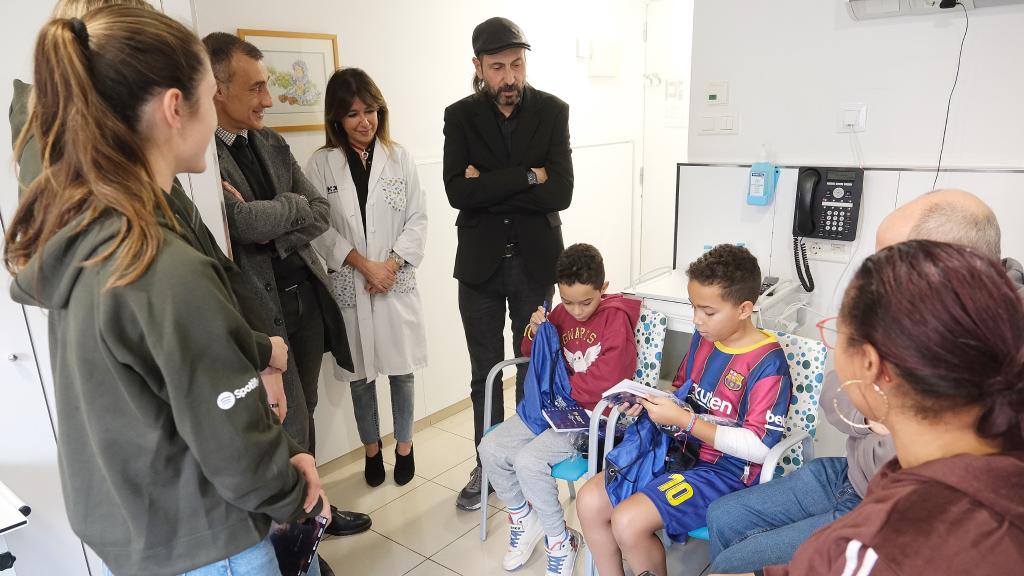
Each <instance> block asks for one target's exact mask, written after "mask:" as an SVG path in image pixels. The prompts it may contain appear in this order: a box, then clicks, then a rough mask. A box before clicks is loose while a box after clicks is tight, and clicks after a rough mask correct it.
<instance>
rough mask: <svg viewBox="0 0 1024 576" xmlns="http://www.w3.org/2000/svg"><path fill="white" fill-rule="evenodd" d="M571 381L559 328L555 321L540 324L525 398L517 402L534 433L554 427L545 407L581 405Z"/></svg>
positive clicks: (520, 412) (525, 383)
mask: <svg viewBox="0 0 1024 576" xmlns="http://www.w3.org/2000/svg"><path fill="white" fill-rule="evenodd" d="M571 391H572V388H571V386H570V385H569V372H568V370H566V368H565V359H564V358H563V356H562V344H561V342H559V339H558V329H557V328H555V327H554V325H552V324H551V322H544V323H542V324H541V325H540V326H538V327H537V333H536V334H535V335H534V336H533V350H532V351H531V353H530V367H529V368H528V369H527V372H526V381H525V382H523V399H522V400H521V401H520V402H519V404H518V405H517V406H516V414H518V415H519V419H520V420H522V421H523V423H524V424H526V427H527V428H529V429H530V431H531V432H533V433H534V434H540V433H541V432H543V431H545V430H547V429H548V428H550V425H549V424H548V421H547V420H545V419H544V414H543V413H542V412H541V410H543V409H545V408H579V404H577V403H576V401H575V400H573V398H572V395H571Z"/></svg>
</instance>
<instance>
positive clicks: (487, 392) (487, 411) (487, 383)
mask: <svg viewBox="0 0 1024 576" xmlns="http://www.w3.org/2000/svg"><path fill="white" fill-rule="evenodd" d="M529 361H530V358H529V357H528V356H520V357H519V358H513V359H511V360H502V361H501V362H498V363H497V364H495V365H494V367H493V368H491V370H490V372H488V373H487V380H484V427H483V429H484V430H487V429H488V428H490V427H491V406H493V405H494V398H493V395H492V394H491V389H492V388H493V386H491V383H492V382H494V377H495V376H497V375H498V373H499V372H501V371H502V369H504V368H506V367H508V366H515V365H517V364H526V363H527V362H529Z"/></svg>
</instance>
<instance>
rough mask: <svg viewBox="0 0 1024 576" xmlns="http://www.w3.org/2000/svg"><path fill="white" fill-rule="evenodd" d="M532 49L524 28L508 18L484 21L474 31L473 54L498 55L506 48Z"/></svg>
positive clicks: (497, 17)
mask: <svg viewBox="0 0 1024 576" xmlns="http://www.w3.org/2000/svg"><path fill="white" fill-rule="evenodd" d="M513 47H518V48H526V49H527V50H529V49H530V43H529V42H527V41H526V35H525V34H523V30H522V28H520V27H519V26H516V24H515V22H513V21H511V20H509V19H508V18H501V17H499V16H495V17H494V18H489V19H487V20H484V21H483V22H481V23H480V24H478V25H477V27H476V28H474V29H473V53H474V54H476V55H477V56H479V55H481V54H497V53H498V52H501V51H502V50H505V49H506V48H513Z"/></svg>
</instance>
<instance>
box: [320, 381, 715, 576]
mask: <svg viewBox="0 0 1024 576" xmlns="http://www.w3.org/2000/svg"><path fill="white" fill-rule="evenodd" d="M508 392H511V391H510V390H507V391H506V393H508ZM505 412H506V414H508V415H510V414H512V413H513V412H514V405H513V403H512V400H511V398H506V401H505ZM415 443H416V444H415V445H416V477H415V478H413V480H412V481H411V482H409V483H408V484H406V485H405V486H397V485H395V483H394V480H393V477H392V465H393V464H394V444H391V445H385V446H384V461H385V465H384V467H385V468H386V470H387V474H388V476H387V480H385V482H384V484H382V485H381V486H378V487H377V488H370V487H369V486H367V485H366V482H365V481H364V480H363V463H362V461H359V462H355V463H353V464H350V465H349V466H346V467H344V468H342V469H340V470H337V471H336V472H333V473H331V474H329V475H327V476H324V477H323V482H324V487H325V489H326V490H327V494H328V495H329V496H330V498H331V502H332V503H333V504H336V505H338V506H339V507H341V508H343V509H348V510H357V511H359V512H365V513H367V514H369V515H370V517H371V518H372V519H373V528H372V529H371V530H370V531H369V532H366V533H364V534H359V535H357V536H349V537H345V538H331V539H328V540H326V541H324V542H323V543H322V544H321V545H320V553H321V554H322V555H323V557H324V558H325V559H326V560H327V561H328V563H330V564H331V566H332V567H333V569H334V571H335V573H336V574H338V575H339V576H341V575H349V574H359V575H361V576H402V575H408V576H481V575H495V576H498V575H504V574H508V573H506V572H505V571H504V570H502V568H501V557H502V554H503V553H504V551H505V546H506V545H507V542H508V528H507V527H506V523H505V522H506V516H505V513H504V511H503V505H502V503H501V501H500V500H498V499H497V498H496V497H495V496H493V495H492V496H491V498H490V501H489V512H488V516H489V519H488V530H487V540H486V541H485V542H481V541H480V536H479V519H480V514H479V511H477V512H463V511H461V510H458V509H456V508H455V497H456V495H457V494H458V491H459V490H461V489H462V486H463V485H464V484H465V483H466V481H467V480H468V478H469V473H470V471H471V470H472V469H473V466H474V465H475V455H474V451H473V414H472V410H471V409H467V410H464V411H462V412H459V413H458V414H456V415H454V416H451V417H450V418H448V419H446V420H443V421H441V422H438V423H437V424H435V425H433V426H431V427H429V428H427V429H426V430H423V431H420V432H417V433H416V437H415ZM559 485H560V486H559V493H560V495H561V500H562V503H563V506H564V507H565V509H566V517H567V518H568V523H569V526H571V527H573V528H576V529H577V530H578V529H579V520H577V518H576V505H575V502H574V501H573V500H571V499H570V498H569V491H568V489H567V487H566V484H565V483H564V482H559ZM693 548H694V547H693V545H688V546H687V554H686V556H687V558H686V560H689V561H690V562H687V563H688V564H692V565H693V566H694V567H688V568H686V569H684V571H681V572H677V571H676V570H675V568H673V570H672V571H671V574H673V575H675V574H677V573H678V574H693V575H696V574H699V573H700V571H701V570H702V569H703V567H704V566H706V565H707V563H706V558H707V551H706V549H704V548H701V547H700V546H698V547H697V550H692V549H693ZM691 550H692V551H691ZM679 556H680V550H679V547H678V546H676V547H673V548H672V549H671V550H670V552H669V557H670V559H671V561H670V565H672V566H678V567H680V569H683V567H682V564H680V561H681V559H680V558H679ZM544 567H545V559H544V552H543V547H542V546H538V547H537V550H535V551H534V553H533V556H532V557H531V558H530V561H529V562H527V564H526V565H525V566H524V567H522V568H520V569H519V570H517V571H516V572H515V574H517V575H523V576H536V575H543V574H544ZM575 573H576V574H577V575H582V574H583V555H582V554H581V555H580V560H579V561H578V562H577V566H576V572H575Z"/></svg>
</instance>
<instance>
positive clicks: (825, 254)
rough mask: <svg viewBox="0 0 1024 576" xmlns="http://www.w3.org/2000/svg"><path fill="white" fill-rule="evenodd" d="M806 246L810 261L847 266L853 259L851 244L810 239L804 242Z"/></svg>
mask: <svg viewBox="0 0 1024 576" xmlns="http://www.w3.org/2000/svg"><path fill="white" fill-rule="evenodd" d="M804 244H805V245H806V246H807V259H808V260H818V261H819V262H836V263H838V264H847V263H849V262H850V259H851V258H852V257H853V250H852V246H851V244H850V243H849V242H839V241H837V240H814V239H811V238H808V239H807V240H805V241H804Z"/></svg>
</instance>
